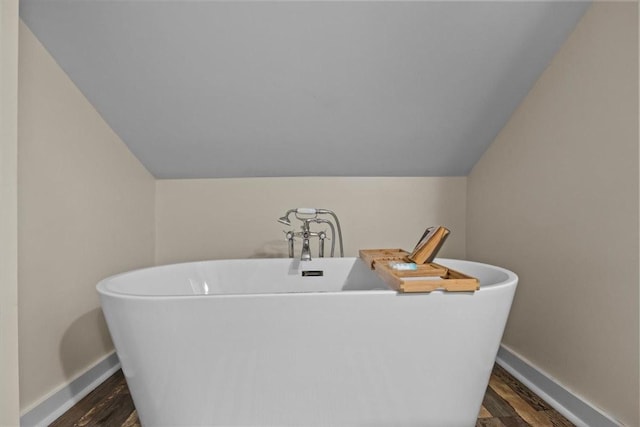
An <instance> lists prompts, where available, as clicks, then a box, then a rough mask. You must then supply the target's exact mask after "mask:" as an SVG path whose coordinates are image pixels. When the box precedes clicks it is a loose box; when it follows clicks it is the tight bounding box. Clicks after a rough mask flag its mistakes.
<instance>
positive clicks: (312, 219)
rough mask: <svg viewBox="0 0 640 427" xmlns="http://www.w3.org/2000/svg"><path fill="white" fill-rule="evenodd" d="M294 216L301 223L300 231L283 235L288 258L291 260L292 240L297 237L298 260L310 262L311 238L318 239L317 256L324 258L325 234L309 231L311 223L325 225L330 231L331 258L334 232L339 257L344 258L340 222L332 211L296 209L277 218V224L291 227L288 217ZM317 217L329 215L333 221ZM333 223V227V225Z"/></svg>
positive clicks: (286, 232)
mask: <svg viewBox="0 0 640 427" xmlns="http://www.w3.org/2000/svg"><path fill="white" fill-rule="evenodd" d="M292 213H293V214H295V217H296V219H298V220H299V221H301V222H302V226H301V227H300V228H301V230H302V231H292V230H289V231H285V235H286V236H287V242H288V246H289V258H293V257H294V255H293V249H294V242H293V241H294V238H296V237H299V238H301V239H302V250H301V253H300V260H302V261H310V260H311V247H310V243H309V242H310V239H311V238H312V237H317V238H318V256H319V257H321V258H323V257H324V242H325V240H326V239H327V238H328V237H327V233H326V232H325V231H318V232H313V231H311V223H315V224H327V225H328V226H329V229H330V230H331V238H330V239H331V256H332V257H333V256H334V254H335V246H336V231H337V234H338V235H337V238H338V241H339V243H340V256H341V257H343V256H344V248H343V244H342V229H341V228H340V221H339V220H338V217H337V216H336V214H335V213H334V212H333V211H330V210H328V209H315V208H296V209H289V210H288V211H287V212H286V213H285V214H284V216H281V217H280V218H278V222H279V223H280V224H284V225H286V226H291V220H290V219H289V216H290V215H291V214H292ZM318 215H329V216H331V218H332V219H333V221H331V220H330V219H325V218H320V217H318ZM334 223H335V225H334Z"/></svg>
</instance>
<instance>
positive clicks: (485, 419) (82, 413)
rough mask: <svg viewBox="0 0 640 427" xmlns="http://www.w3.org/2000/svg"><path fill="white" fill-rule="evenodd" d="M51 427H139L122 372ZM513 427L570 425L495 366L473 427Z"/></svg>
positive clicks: (90, 394)
mask: <svg viewBox="0 0 640 427" xmlns="http://www.w3.org/2000/svg"><path fill="white" fill-rule="evenodd" d="M51 426H53V427H71V426H74V427H75V426H78V427H83V426H104V427H133V426H140V422H139V421H138V415H137V413H136V410H135V408H134V406H133V401H132V400H131V395H130V394H129V389H128V388H127V383H126V382H125V380H124V376H123V375H122V371H118V372H117V373H115V374H114V375H113V376H112V377H110V378H109V379H108V380H107V381H105V382H104V383H103V384H101V385H100V386H99V387H98V388H96V389H95V390H94V391H92V392H91V393H89V394H88V395H87V396H86V397H85V398H84V399H82V400H81V401H80V402H78V403H77V404H76V405H75V406H74V407H72V408H71V409H69V411H67V412H65V413H64V414H63V415H62V416H61V417H60V418H58V419H57V420H56V421H54V422H53V424H51ZM517 426H518V427H519V426H533V427H538V426H541V427H542V426H545V427H546V426H549V427H570V426H573V424H571V423H570V422H569V421H568V420H567V419H565V418H564V417H563V416H562V415H560V414H559V413H558V412H556V411H555V410H554V409H552V408H551V407H550V406H549V405H547V404H546V403H545V402H544V401H543V400H542V399H540V398H539V397H538V396H536V395H535V394H533V393H532V392H531V390H529V389H528V388H526V387H525V386H523V385H522V384H521V383H520V382H518V381H517V380H516V379H515V378H513V377H512V376H511V375H510V374H509V373H508V372H506V371H505V370H504V369H502V368H501V367H500V366H498V365H496V366H495V367H494V369H493V373H492V375H491V380H490V382H489V386H488V387H487V392H486V394H485V396H484V401H483V403H482V408H481V409H480V413H479V414H478V421H477V422H476V427H517ZM151 427H152V426H151ZM390 427H393V426H390ZM425 427H438V426H425Z"/></svg>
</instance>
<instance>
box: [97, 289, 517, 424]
mask: <svg viewBox="0 0 640 427" xmlns="http://www.w3.org/2000/svg"><path fill="white" fill-rule="evenodd" d="M514 290H515V285H514V286H511V287H499V288H495V289H491V290H488V291H486V292H483V291H481V292H476V293H475V294H473V295H471V294H442V293H439V292H434V293H432V294H421V295H415V294H414V295H397V294H395V293H392V292H380V293H375V292H343V293H341V294H296V295H274V296H244V297H239V298H238V297H237V298H218V297H213V298H208V297H201V298H193V299H182V300H175V299H174V300H170V299H156V300H154V301H145V300H129V301H126V302H125V301H123V300H113V299H110V298H109V297H104V298H103V306H104V309H105V313H106V316H107V320H108V322H109V327H110V330H111V333H112V335H113V339H114V342H115V345H116V348H117V350H118V354H119V356H120V360H121V362H122V367H123V370H124V373H125V375H126V377H127V381H128V383H129V386H130V388H131V392H132V395H133V398H134V402H135V405H136V408H137V409H138V414H139V416H140V419H141V421H142V423H143V424H144V425H147V426H159V425H224V426H240V425H243V426H246V425H252V426H259V425H278V426H286V425H289V426H301V425H304V426H313V425H332V426H345V425H349V426H359V425H363V426H364V425H366V426H425V425H430V426H439V427H446V426H455V427H462V426H473V425H475V422H476V417H477V414H478V411H479V408H480V404H481V402H482V398H483V395H484V392H485V388H486V385H487V382H488V380H489V375H490V372H491V368H492V366H493V362H494V359H495V355H496V352H497V350H498V345H499V343H500V339H501V336H502V332H503V329H504V325H505V322H506V318H507V315H508V311H509V308H510V305H511V300H512V298H513V293H514ZM114 302H115V303H114ZM125 349H126V350H125Z"/></svg>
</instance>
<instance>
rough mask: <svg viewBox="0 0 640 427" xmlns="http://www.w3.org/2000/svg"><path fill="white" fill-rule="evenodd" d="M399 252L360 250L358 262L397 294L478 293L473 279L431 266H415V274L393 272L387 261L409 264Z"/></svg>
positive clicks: (413, 271)
mask: <svg viewBox="0 0 640 427" xmlns="http://www.w3.org/2000/svg"><path fill="white" fill-rule="evenodd" d="M409 255H410V254H409V252H407V251H404V250H402V249H361V250H360V258H361V259H362V260H363V261H364V262H365V263H366V264H367V265H368V266H369V268H371V269H372V270H375V271H376V273H378V275H379V276H380V278H381V279H382V280H384V281H385V282H386V283H387V285H389V286H391V287H392V288H393V289H395V290H396V291H398V292H431V291H435V290H445V291H450V292H470V291H471V292H473V291H477V290H478V289H480V282H479V281H478V279H476V278H475V277H471V276H467V275H466V274H464V273H460V272H459V271H455V270H452V269H450V268H448V267H444V266H442V265H440V264H436V263H434V262H430V263H425V264H417V267H418V269H417V270H395V269H393V268H391V267H389V262H390V261H400V262H412V261H410V260H409V258H408V256H409Z"/></svg>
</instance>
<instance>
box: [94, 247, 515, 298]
mask: <svg viewBox="0 0 640 427" xmlns="http://www.w3.org/2000/svg"><path fill="white" fill-rule="evenodd" d="M345 258H348V259H354V260H355V261H356V262H357V261H358V260H360V261H362V260H361V259H359V258H358V257H342V258H336V259H345ZM253 259H256V258H251V259H242V258H231V259H214V260H203V261H186V262H179V263H173V264H163V265H156V266H151V267H143V268H138V269H134V270H130V271H125V272H122V273H118V274H114V275H111V276H108V277H106V278H104V279H102V280H100V281H99V282H98V284H97V285H96V291H97V292H98V294H99V295H100V297H103V296H104V297H111V298H118V299H134V300H156V299H162V300H167V299H180V300H183V299H192V298H224V299H226V298H251V297H260V298H265V297H283V296H285V295H286V296H305V295H306V296H316V297H317V296H318V295H325V296H329V295H345V296H347V295H362V294H363V293H366V294H367V295H393V294H396V295H398V296H405V294H404V293H402V292H397V291H395V290H394V289H391V288H389V289H366V290H338V291H303V292H277V293H276V292H265V293H259V292H256V293H250V294H240V293H238V294H201V295H185V294H176V295H148V294H136V293H124V292H117V291H113V290H111V289H109V288H108V285H109V282H110V281H112V280H115V279H119V278H122V277H123V276H127V275H135V274H136V273H139V272H143V271H149V270H153V269H159V268H170V267H175V266H187V265H190V264H193V265H195V264H202V263H211V262H213V263H215V262H225V261H250V260H253ZM271 259H273V260H292V259H291V258H264V259H260V260H271ZM328 259H331V258H328ZM434 261H435V262H438V263H440V264H443V265H445V266H446V264H447V262H449V261H453V262H462V263H465V264H469V265H475V266H478V267H481V268H489V269H492V270H495V271H498V272H501V273H504V274H505V275H506V278H505V280H503V281H501V282H497V283H491V284H487V285H481V286H480V289H479V290H477V291H475V292H447V291H444V290H434V291H431V292H421V293H414V294H411V293H408V294H406V295H408V296H411V295H413V296H415V295H430V294H459V295H473V294H474V293H476V292H482V293H486V292H488V291H490V290H491V289H499V288H503V287H508V286H512V285H513V286H517V283H518V280H519V278H518V275H517V274H516V273H514V272H513V271H511V270H508V269H506V268H503V267H499V266H496V265H492V264H487V263H482V262H478V261H469V260H463V259H455V258H436V259H435V260H434Z"/></svg>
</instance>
